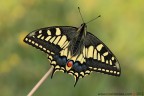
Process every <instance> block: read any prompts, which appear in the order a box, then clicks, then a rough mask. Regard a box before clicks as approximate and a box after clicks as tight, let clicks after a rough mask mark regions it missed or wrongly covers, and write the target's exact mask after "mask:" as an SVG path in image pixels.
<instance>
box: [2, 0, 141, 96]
mask: <svg viewBox="0 0 144 96" xmlns="http://www.w3.org/2000/svg"><path fill="white" fill-rule="evenodd" d="M143 4H144V1H143V0H1V3H0V45H1V47H0V96H26V94H27V93H28V92H29V91H30V90H31V88H32V87H33V86H34V85H35V84H36V83H37V81H38V80H39V79H40V78H41V77H42V76H43V74H45V72H46V71H47V70H48V69H49V68H50V65H49V62H48V60H47V57H46V54H44V53H42V52H40V51H39V50H37V49H35V48H33V47H31V46H29V45H27V44H25V43H24V42H23V38H24V37H25V36H26V34H28V33H29V32H30V31H32V30H35V29H38V28H41V27H46V26H54V25H57V26H60V25H61V26H62V25H67V26H71V25H72V26H80V23H82V21H81V18H80V16H79V13H78V10H77V7H78V6H80V8H81V12H82V14H83V18H84V20H85V21H88V20H90V19H92V18H94V17H96V16H98V15H99V14H100V15H102V17H101V18H99V19H97V20H96V21H93V22H91V23H89V24H88V31H90V32H91V33H93V34H95V35H96V36H97V37H98V38H99V39H101V40H102V41H103V42H105V44H106V45H107V46H108V47H109V48H110V49H111V50H112V51H113V53H114V54H115V55H116V57H117V58H118V59H119V61H120V65H121V69H122V74H121V76H120V77H113V76H108V75H104V74H101V73H92V74H91V75H89V76H87V77H85V78H84V79H80V80H79V82H78V84H77V86H76V87H75V88H74V87H73V83H74V79H73V76H70V75H67V74H63V73H61V72H57V73H56V74H55V76H54V78H53V79H52V80H51V79H50V78H48V79H47V80H46V82H44V84H43V85H42V86H41V87H40V88H39V90H38V91H37V92H36V93H35V94H34V96H97V95H98V93H102V92H133V93H135V92H142V91H143V92H144V32H143V30H144V6H143Z"/></svg>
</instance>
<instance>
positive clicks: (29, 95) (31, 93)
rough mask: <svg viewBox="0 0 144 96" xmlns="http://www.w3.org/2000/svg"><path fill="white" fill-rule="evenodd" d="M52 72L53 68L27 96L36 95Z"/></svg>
mask: <svg viewBox="0 0 144 96" xmlns="http://www.w3.org/2000/svg"><path fill="white" fill-rule="evenodd" d="M52 70H53V66H52V67H51V68H50V69H49V70H48V71H47V73H46V74H45V75H44V76H43V77H42V78H41V80H40V81H39V82H38V83H37V84H36V85H35V86H34V87H33V89H32V90H31V91H30V92H29V94H28V95H27V96H32V95H33V94H34V93H35V91H36V90H37V89H38V88H39V87H40V85H41V84H42V83H43V82H44V81H45V80H46V79H47V78H48V76H49V75H50V73H51V72H52Z"/></svg>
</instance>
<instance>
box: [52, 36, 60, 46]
mask: <svg viewBox="0 0 144 96" xmlns="http://www.w3.org/2000/svg"><path fill="white" fill-rule="evenodd" d="M60 37H61V36H58V37H57V38H56V39H55V41H54V42H53V43H54V44H57V43H58V41H59V39H60Z"/></svg>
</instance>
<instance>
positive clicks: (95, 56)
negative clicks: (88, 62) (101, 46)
mask: <svg viewBox="0 0 144 96" xmlns="http://www.w3.org/2000/svg"><path fill="white" fill-rule="evenodd" d="M94 59H97V50H96V49H95V50H94Z"/></svg>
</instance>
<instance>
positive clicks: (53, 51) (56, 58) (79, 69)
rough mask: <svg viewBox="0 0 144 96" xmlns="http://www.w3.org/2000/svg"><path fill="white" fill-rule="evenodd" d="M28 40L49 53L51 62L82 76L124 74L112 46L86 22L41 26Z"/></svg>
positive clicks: (76, 79) (55, 65) (59, 67)
mask: <svg viewBox="0 0 144 96" xmlns="http://www.w3.org/2000/svg"><path fill="white" fill-rule="evenodd" d="M24 42H26V43H28V44H30V45H32V46H34V47H36V48H37V49H40V50H41V51H44V52H45V53H47V54H48V60H49V61H50V64H51V65H52V66H54V69H53V73H52V76H53V74H54V73H55V72H56V71H63V72H65V73H68V74H71V75H73V76H74V77H75V81H76V82H75V85H76V83H77V81H78V79H79V78H81V77H84V76H86V75H89V74H90V73H91V72H93V71H95V72H100V73H104V74H108V75H113V76H120V72H121V70H120V65H119V62H118V60H117V59H116V57H115V56H114V55H113V53H112V52H111V51H110V50H109V48H108V47H107V46H106V45H105V44H104V43H103V42H102V41H100V40H99V39H98V38H97V37H96V36H94V35H93V34H91V33H89V32H87V30H86V24H85V23H83V24H82V25H81V26H80V27H79V28H76V27H72V26H53V27H47V28H41V29H38V30H35V31H33V32H31V33H30V34H28V35H27V36H26V37H25V39H24Z"/></svg>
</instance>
